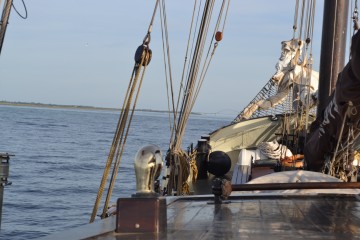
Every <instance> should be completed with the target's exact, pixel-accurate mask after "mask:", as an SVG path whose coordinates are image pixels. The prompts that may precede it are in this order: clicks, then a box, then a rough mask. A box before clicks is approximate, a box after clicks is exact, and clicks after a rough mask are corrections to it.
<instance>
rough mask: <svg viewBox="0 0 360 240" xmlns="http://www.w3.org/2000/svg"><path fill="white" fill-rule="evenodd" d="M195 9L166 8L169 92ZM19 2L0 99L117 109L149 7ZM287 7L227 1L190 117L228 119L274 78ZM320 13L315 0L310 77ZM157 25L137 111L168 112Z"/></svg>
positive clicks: (282, 1)
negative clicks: (221, 35) (221, 115)
mask: <svg viewBox="0 0 360 240" xmlns="http://www.w3.org/2000/svg"><path fill="white" fill-rule="evenodd" d="M193 2H194V1H191V0H182V1H175V0H168V1H167V2H166V7H167V20H168V31H169V39H170V49H171V50H170V51H171V62H172V71H173V76H174V82H175V83H174V88H175V89H176V91H178V89H179V82H180V78H181V72H182V66H183V62H184V56H185V50H186V44H187V42H186V40H187V37H188V32H189V26H190V21H191V14H192V8H193ZM0 3H1V7H2V4H3V1H1V0H0ZM25 3H26V7H27V11H28V18H27V19H25V20H23V19H21V18H20V17H19V16H18V15H17V13H16V12H15V11H14V10H12V12H11V15H10V20H9V25H8V28H7V32H6V36H5V41H4V45H3V49H2V54H1V56H0V89H1V97H0V100H5V101H20V102H36V103H46V104H48V103H49V104H65V105H86V106H95V107H110V108H120V107H121V106H122V102H123V98H124V96H125V92H126V88H127V86H128V83H129V79H130V75H131V71H132V67H133V64H134V60H133V58H134V53H135V51H136V49H137V47H138V46H139V45H140V44H141V43H142V40H143V38H144V36H145V34H146V32H147V29H148V25H149V23H150V19H151V16H152V13H153V9H154V5H155V0H151V1H150V0H131V1H119V0H108V1H94V0H77V1H69V0H68V1H66V0H65V1H64V0H63V1H54V0H47V1H44V0H32V1H28V0H25ZM219 3H220V1H217V4H219ZM14 5H15V6H16V8H17V9H18V11H19V12H21V13H23V12H24V8H23V5H22V2H21V1H20V0H14ZM294 8H295V0H274V1H268V0H255V1H254V0H241V1H240V0H233V1H231V3H230V9H229V13H228V18H227V23H226V26H225V32H224V38H223V40H222V41H221V42H220V44H219V46H218V49H217V52H216V54H215V56H214V59H213V61H212V63H211V66H210V69H209V71H208V73H207V77H206V79H205V82H204V84H203V87H202V89H201V92H200V95H199V97H198V100H197V102H196V104H195V106H194V111H196V112H205V113H225V114H233V115H234V117H235V116H236V115H237V113H238V112H240V111H241V110H242V109H243V108H244V107H245V105H247V104H248V103H249V102H250V101H251V100H252V98H253V97H254V96H255V94H256V93H257V92H258V91H259V90H260V89H261V87H262V86H263V85H265V83H266V82H267V81H268V80H269V79H270V77H271V76H272V75H273V74H274V73H275V64H276V62H277V60H278V58H279V56H280V47H281V45H280V42H281V41H284V40H289V39H291V38H292V36H293V30H292V25H293V19H294ZM322 8H323V1H317V6H316V15H315V30H314V31H315V33H314V39H313V49H314V50H313V54H314V69H315V70H318V62H319V59H320V53H319V52H320V42H321V39H320V38H321V27H322V17H323V13H322ZM214 15H217V13H215V12H214ZM159 18H160V17H159V14H157V15H156V18H155V22H154V27H153V32H152V35H151V43H150V48H151V49H152V52H153V58H152V60H151V63H150V64H149V66H148V68H147V70H146V75H145V79H144V83H143V87H142V90H141V95H140V98H139V102H138V104H137V107H138V108H141V109H156V110H167V109H168V106H167V94H166V85H165V77H164V63H163V53H162V40H161V28H160V22H159ZM214 19H216V18H214Z"/></svg>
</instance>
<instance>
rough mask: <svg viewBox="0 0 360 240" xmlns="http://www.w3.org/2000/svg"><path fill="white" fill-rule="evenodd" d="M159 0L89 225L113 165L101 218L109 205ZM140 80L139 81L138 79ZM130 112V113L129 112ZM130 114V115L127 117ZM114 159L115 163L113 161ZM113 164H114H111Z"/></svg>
mask: <svg viewBox="0 0 360 240" xmlns="http://www.w3.org/2000/svg"><path fill="white" fill-rule="evenodd" d="M158 3H159V0H157V1H156V4H155V7H154V12H153V15H152V19H151V21H150V24H149V28H148V31H147V34H146V36H145V38H144V40H143V43H142V45H141V46H139V47H138V49H137V50H136V53H135V63H134V67H133V71H132V74H131V77H130V81H129V85H128V88H127V92H126V96H125V98H124V102H123V105H122V108H121V113H120V118H119V121H118V124H117V128H116V131H115V135H114V138H113V142H112V145H111V148H110V152H109V155H108V159H107V162H106V165H105V168H104V173H103V176H102V179H101V182H100V186H99V190H98V193H97V196H96V200H95V204H94V208H93V212H92V215H91V218H90V223H91V222H93V221H94V220H95V217H96V213H97V210H98V207H99V204H100V201H101V198H102V194H103V192H104V189H105V184H106V181H107V179H108V175H109V173H110V170H111V165H113V169H112V175H111V179H110V182H109V187H108V192H107V196H106V199H105V203H104V208H103V211H102V215H101V218H104V217H105V216H106V211H107V208H108V205H109V201H110V197H111V194H112V190H113V188H114V183H115V180H116V176H117V173H118V170H119V167H120V162H121V158H122V154H123V152H124V147H125V144H126V140H127V136H128V133H129V129H130V125H131V121H132V118H133V115H134V111H135V107H136V103H137V100H138V97H139V93H140V89H141V85H142V82H143V79H144V75H145V70H146V67H147V65H148V64H149V62H150V60H151V50H150V48H149V43H150V40H151V31H152V25H153V21H154V16H155V13H156V10H157V6H158ZM139 78H140V79H139ZM134 94H135V99H134V100H133V96H134ZM130 110H131V112H130ZM129 114H130V115H129ZM114 157H115V161H114ZM113 162H114V163H113Z"/></svg>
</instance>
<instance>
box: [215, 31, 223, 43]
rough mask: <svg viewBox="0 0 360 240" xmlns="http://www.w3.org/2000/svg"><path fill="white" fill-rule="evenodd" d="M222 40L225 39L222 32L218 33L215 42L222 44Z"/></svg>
mask: <svg viewBox="0 0 360 240" xmlns="http://www.w3.org/2000/svg"><path fill="white" fill-rule="evenodd" d="M222 38H223V33H222V32H220V31H218V32H216V34H215V40H216V41H218V42H220V41H221V40H222Z"/></svg>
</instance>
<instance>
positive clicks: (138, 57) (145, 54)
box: [134, 45, 152, 66]
mask: <svg viewBox="0 0 360 240" xmlns="http://www.w3.org/2000/svg"><path fill="white" fill-rule="evenodd" d="M151 57H152V51H151V49H150V48H149V47H148V46H146V45H140V46H139V47H138V48H137V49H136V52H135V56H134V60H135V62H136V63H137V64H141V61H142V59H144V60H143V61H142V65H143V66H147V65H148V64H149V63H150V61H151Z"/></svg>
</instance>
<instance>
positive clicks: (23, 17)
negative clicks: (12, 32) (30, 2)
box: [11, 0, 28, 19]
mask: <svg viewBox="0 0 360 240" xmlns="http://www.w3.org/2000/svg"><path fill="white" fill-rule="evenodd" d="M21 1H22V3H23V6H24V10H25V16H23V15H21V14H20V13H19V11H18V10H17V9H16V7H15V5H14V3H12V4H11V5H12V7H13V8H14V10H15V12H16V13H17V14H18V15H19V17H21V18H22V19H27V17H28V12H27V8H26V5H25V2H24V0H21Z"/></svg>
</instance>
